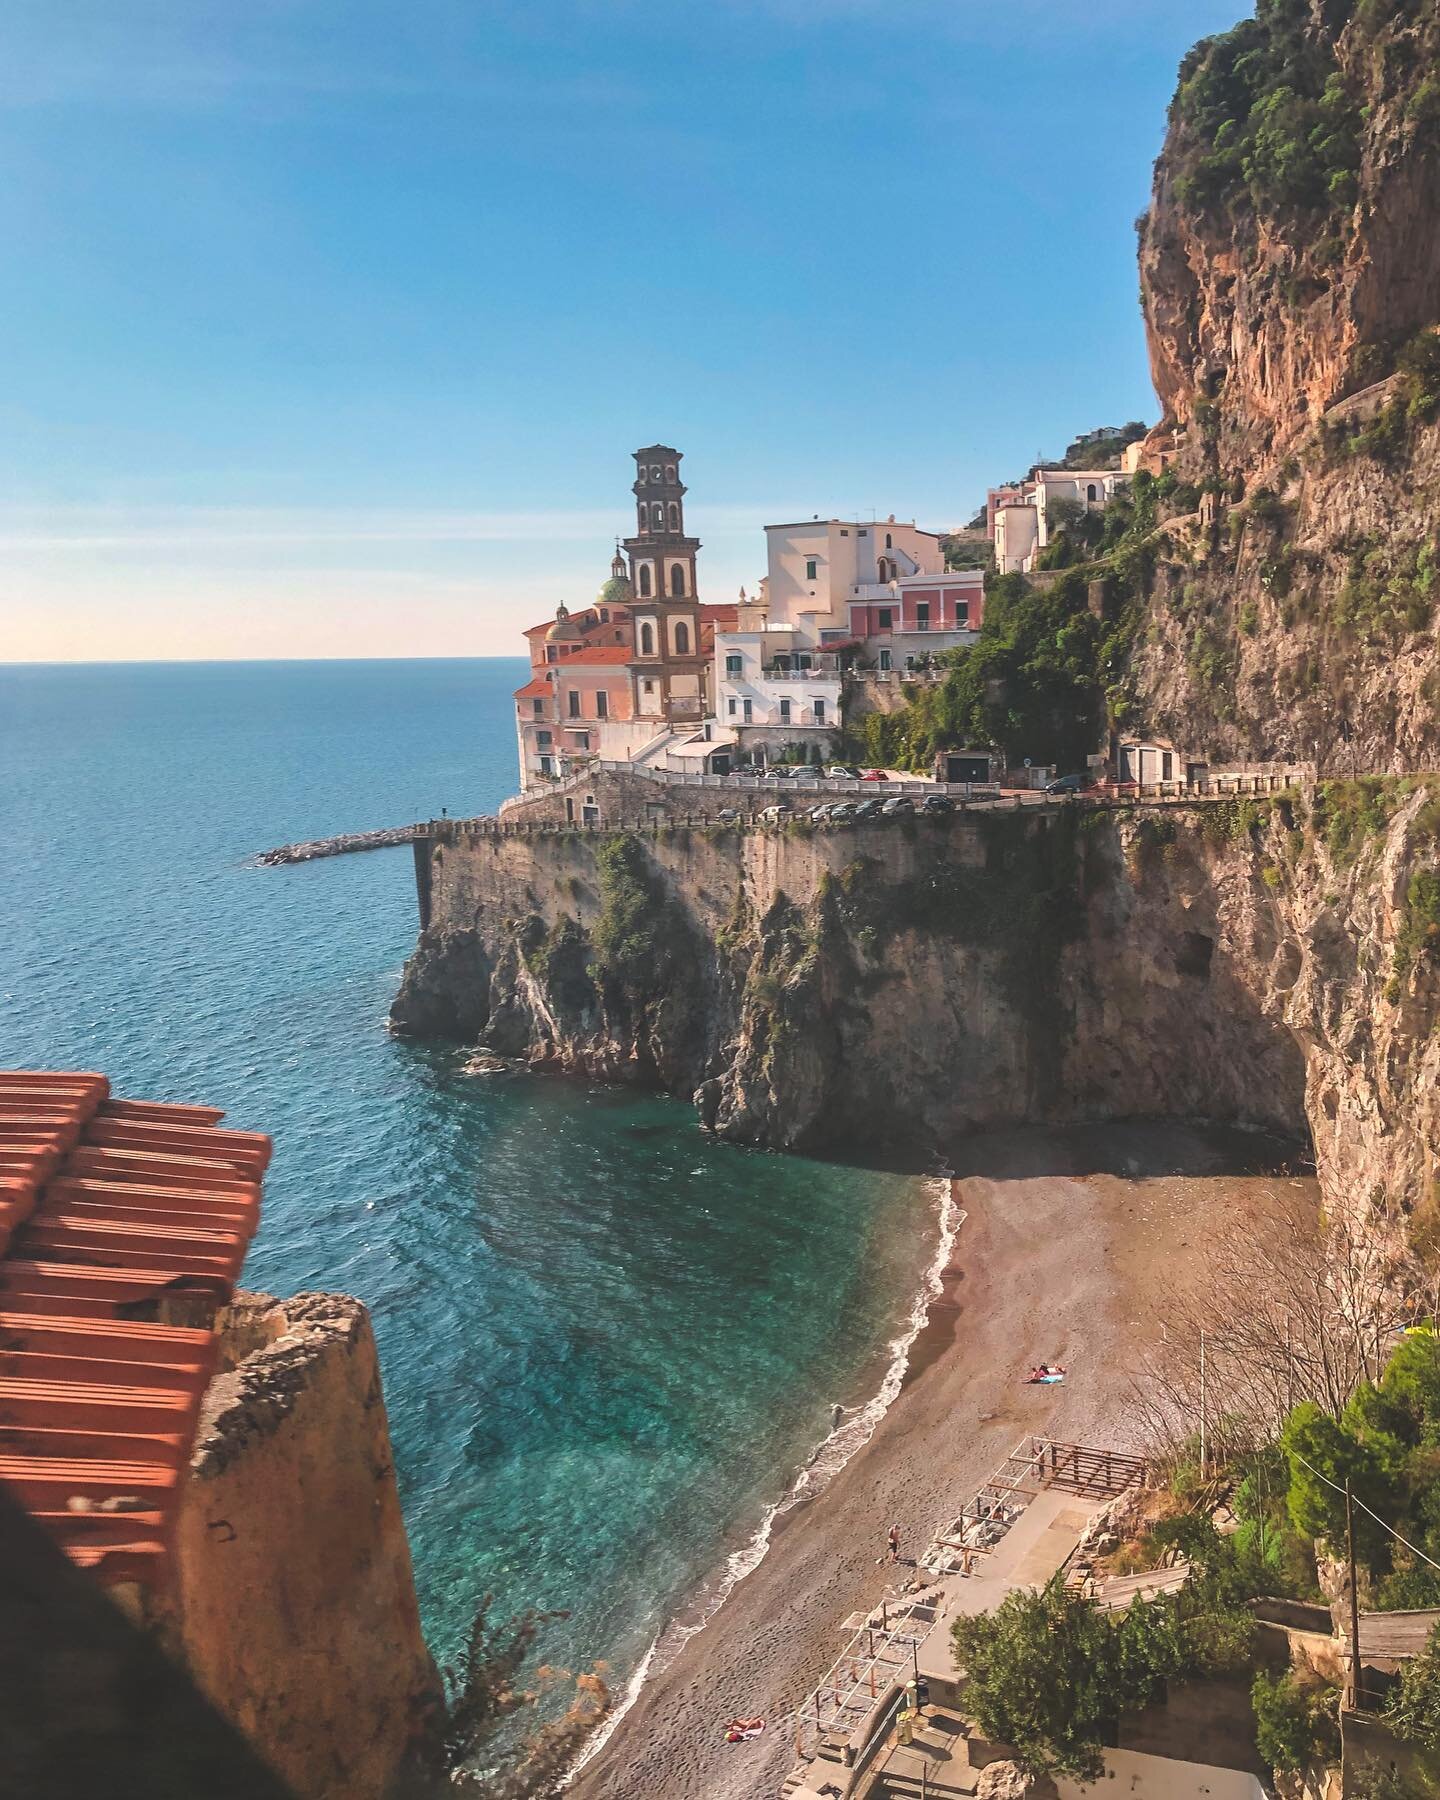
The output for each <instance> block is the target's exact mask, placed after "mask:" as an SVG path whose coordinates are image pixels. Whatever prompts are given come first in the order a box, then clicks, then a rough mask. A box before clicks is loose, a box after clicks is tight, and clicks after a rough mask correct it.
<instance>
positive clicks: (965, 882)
mask: <svg viewBox="0 0 1440 1800" xmlns="http://www.w3.org/2000/svg"><path fill="white" fill-rule="evenodd" d="M1437 815H1440V802H1436V800H1435V796H1434V795H1433V794H1432V793H1431V791H1430V789H1429V788H1428V787H1427V786H1426V784H1424V783H1405V782H1395V783H1391V784H1388V785H1384V784H1381V785H1380V786H1379V788H1378V790H1377V791H1376V792H1375V793H1373V794H1370V795H1369V796H1368V798H1367V797H1366V792H1365V791H1357V792H1352V791H1351V790H1350V788H1349V784H1345V785H1344V786H1343V787H1342V788H1338V789H1334V790H1325V791H1322V792H1321V793H1320V794H1318V795H1316V796H1313V797H1310V798H1301V797H1300V796H1279V797H1276V798H1274V799H1273V800H1253V801H1252V800H1244V801H1239V800H1237V801H1235V802H1231V803H1226V804H1224V805H1222V806H1218V807H1209V808H1205V809H1203V810H1202V809H1200V808H1176V809H1174V810H1173V811H1167V812H1166V813H1165V814H1163V815H1159V816H1157V815H1145V814H1133V815H1131V814H1110V813H1104V814H1101V813H1096V814H1088V813H1086V812H1084V811H1083V810H1081V809H1078V808H1077V809H1070V810H1067V811H1066V812H1065V813H1063V814H1061V815H1060V816H1058V817H1050V818H1044V817H1027V816H1024V815H1008V816H1005V815H996V816H990V817H987V816H983V815H981V816H974V817H954V818H942V819H938V820H928V819H924V820H921V819H917V820H913V821H906V822H905V823H903V824H898V825H897V823H896V822H894V821H884V822H882V823H880V824H875V825H869V824H862V825H858V826H855V825H849V826H839V827H835V828H829V827H820V828H818V829H812V828H808V827H796V826H792V827H791V828H789V829H788V830H787V831H784V832H778V833H777V832H748V831H743V830H737V829H727V828H724V827H718V826H710V827H705V828H700V829H694V830H685V829H676V828H670V829H661V830H659V831H656V832H653V833H643V834H633V835H632V834H621V835H604V834H600V835H595V834H589V833H564V832H560V833H555V834H551V835H545V836H537V837H535V838H504V837H496V838H489V837H481V838H475V839H459V840H456V841H454V842H449V843H445V842H438V841H437V842H431V843H428V844H421V845H420V846H419V849H418V852H417V856H418V858H419V859H421V860H422V861H423V863H424V866H423V868H422V869H421V870H420V877H421V882H422V886H423V887H424V888H425V889H426V891H427V892H428V896H429V913H428V917H429V924H428V926H427V927H426V929H425V930H424V932H423V933H422V936H421V939H420V943H419V946H418V948H417V950H416V952H415V955H414V956H413V957H412V959H411V961H410V964H409V966H408V967H407V969H406V973H405V977H404V980H403V982H402V984H401V988H400V991H399V994H398V995H397V997H396V1000H395V1004H394V1008H393V1011H392V1021H393V1024H394V1026H395V1028H396V1029H397V1030H399V1031H401V1032H407V1033H411V1034H414V1035H417V1036H424V1037H432V1038H447V1039H451V1040H453V1041H458V1042H462V1043H467V1044H472V1045H474V1046H476V1047H477V1048H478V1049H479V1050H481V1051H483V1052H485V1053H487V1054H489V1055H491V1056H495V1057H503V1058H506V1059H508V1060H512V1061H518V1062H521V1063H528V1064H529V1065H531V1066H534V1067H542V1068H555V1069H563V1070H573V1071H576V1072H581V1073H585V1074H588V1075H591V1076H595V1077H599V1078H602V1079H606V1080H614V1081H628V1082H636V1083H641V1084H646V1085H650V1086H657V1087H662V1088H664V1089H666V1090H668V1091H669V1092H672V1093H675V1094H680V1095H684V1096H686V1097H688V1098H690V1099H692V1100H693V1102H694V1104H695V1106H696V1108H697V1110H698V1111H699V1113H700V1116H701V1119H702V1121H703V1122H704V1124H705V1125H706V1126H707V1127H709V1128H710V1129H712V1130H714V1131H716V1132H718V1133H720V1134H722V1135H724V1136H727V1137H730V1138H733V1139H737V1140H740V1141H745V1142H753V1143H762V1144H768V1145H773V1146H783V1147H805V1148H815V1149H825V1148H829V1147H831V1146H836V1147H838V1146H841V1145H847V1144H848V1145H855V1144H863V1145H877V1144H884V1143H891V1144H897V1145H902V1146H903V1145H907V1144H908V1145H910V1146H912V1147H913V1146H915V1145H923V1146H925V1147H927V1148H928V1147H929V1146H931V1145H933V1144H934V1143H935V1142H937V1141H939V1140H941V1139H943V1137H944V1136H945V1135H948V1134H952V1133H956V1132H962V1131H966V1130H978V1129H984V1128H988V1127H993V1126H998V1125H1005V1124H1015V1123H1024V1122H1041V1121H1054V1122H1060V1121H1066V1120H1081V1119H1092V1120H1093V1119H1106V1118H1126V1117H1145V1116H1149V1117H1157V1116H1188V1117H1192V1118H1206V1119H1213V1120H1217V1121H1223V1122H1231V1123H1242V1124H1254V1125H1257V1126H1264V1127H1267V1128H1270V1129H1274V1130H1279V1131H1282V1132H1289V1133H1294V1134H1303V1133H1305V1132H1307V1131H1308V1132H1309V1134H1310V1136H1311V1137H1312V1139H1313V1141H1314V1144H1315V1148H1316V1156H1317V1162H1318V1165H1319V1172H1320V1176H1321V1180H1322V1183H1323V1184H1324V1187H1325V1190H1326V1195H1327V1200H1328V1201H1329V1202H1330V1203H1331V1204H1333V1205H1334V1206H1336V1207H1339V1208H1340V1209H1342V1210H1344V1211H1346V1212H1348V1213H1351V1214H1355V1213H1358V1212H1363V1213H1365V1214H1366V1216H1371V1215H1375V1214H1380V1213H1384V1214H1386V1215H1387V1216H1388V1217H1390V1218H1392V1220H1394V1221H1395V1222H1396V1223H1397V1225H1398V1223H1399V1222H1400V1221H1401V1220H1402V1219H1403V1217H1404V1216H1405V1215H1407V1214H1409V1213H1412V1212H1413V1213H1414V1214H1415V1215H1416V1216H1417V1217H1419V1216H1420V1215H1421V1214H1423V1213H1424V1212H1425V1210H1426V1209H1427V1208H1433V1206H1434V1204H1435V1202H1434V1199H1433V1197H1432V1188H1433V1184H1434V1177H1435V1173H1436V1169H1437V1164H1440V1037H1437V1036H1436V1034H1435V1032H1434V1029H1433V1027H1434V1024H1435V1021H1436V1018H1437V1016H1440V954H1437V951H1436V949H1435V948H1433V947H1428V946H1432V944H1433V942H1434V940H1435V937H1436V934H1430V935H1427V932H1428V930H1429V928H1428V924H1427V919H1426V917H1422V916H1421V915H1422V914H1424V913H1425V909H1426V907H1427V906H1428V905H1429V904H1430V900H1429V899H1427V895H1429V896H1431V897H1432V898H1433V895H1432V894H1431V890H1432V888H1434V887H1436V884H1437V883H1440V877H1437V876H1436V874H1435V873H1434V868H1435V861H1436V854H1437V847H1436V837H1435V829H1436V818H1437ZM1437 891H1440V889H1437ZM1436 904H1437V905H1440V902H1436ZM1437 933H1440V927H1437Z"/></svg>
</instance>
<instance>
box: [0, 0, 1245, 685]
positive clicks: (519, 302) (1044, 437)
mask: <svg viewBox="0 0 1440 1800" xmlns="http://www.w3.org/2000/svg"><path fill="white" fill-rule="evenodd" d="M1245 10H1246V7H1245V0H1061V3H1059V4H1057V3H1056V0H1009V4H1007V5H1005V6H1003V7H1000V8H995V7H991V6H985V5H981V4H979V0H944V3H940V0H669V3H668V4H665V5H656V4H640V3H639V0H401V3H397V0H0V241H3V242H4V244H5V247H6V250H5V256H4V258H3V263H0V363H3V367H4V370H5V376H4V380H3V382H0V661H108V660H137V659H138V660H148V659H154V658H179V659H185V658H248V657H339V656H486V655H510V654H517V653H519V652H521V651H522V650H523V644H522V642H521V639H520V637H519V633H520V632H521V630H522V629H523V628H524V627H525V626H526V625H529V624H532V623H534V622H535V621H536V620H537V619H539V618H541V617H543V616H544V615H545V614H546V613H548V612H550V611H552V610H553V608H554V606H555V605H556V603H557V602H559V601H561V600H563V601H565V602H566V603H567V604H569V605H570V606H572V607H573V606H576V605H584V604H586V603H587V602H588V601H589V600H590V599H591V598H593V596H594V593H595V591H596V589H597V588H598V586H599V584H600V582H601V581H602V580H603V579H604V578H605V576H606V575H607V573H608V564H609V560H610V557H611V555H612V553H613V540H614V538H615V537H616V536H617V535H623V534H624V532H625V531H626V530H627V529H628V523H629V520H630V517H631V511H630V507H631V495H630V488H629V484H630V482H631V480H632V479H633V464H632V463H631V461H630V452H631V451H632V450H633V449H635V448H636V447H638V446H640V445H642V444H649V443H653V442H656V441H657V440H658V441H660V442H665V443H671V444H674V445H677V446H678V447H679V448H680V449H681V450H682V451H683V452H684V453H685V458H686V460H685V465H684V473H685V477H686V479H687V480H688V482H689V485H690V496H689V499H688V501H687V519H688V522H689V525H690V529H691V530H692V531H693V532H695V533H696V534H697V535H698V536H699V537H700V538H701V539H702V540H703V542H704V545H705V548H704V549H703V550H702V552H701V557H700V576H701V597H702V598H708V599H711V600H722V599H730V598H732V597H733V596H734V594H735V592H736V590H737V588H738V587H739V586H740V584H741V583H742V582H743V583H745V584H747V585H748V586H751V587H753V585H754V583H755V581H756V580H757V578H758V576H759V575H760V574H761V573H763V567H764V540H763V537H762V535H761V527H762V526H763V524H764V523H765V522H766V520H778V519H786V518H794V517H808V516H810V515H811V514H819V515H821V516H822V517H827V516H845V515H850V516H855V517H869V516H871V515H872V514H874V515H878V516H880V517H884V516H886V515H887V514H890V513H894V514H895V515H896V516H897V517H898V518H905V519H908V518H914V519H916V520H918V522H919V523H920V524H922V525H924V526H927V527H929V528H931V529H944V528H945V527H947V526H952V525H956V524H963V523H964V522H965V521H966V520H967V519H968V518H969V516H970V515H971V514H972V513H973V512H974V510H975V508H976V507H977V506H978V505H979V503H980V502H981V500H982V499H983V497H984V490H985V488H986V487H987V486H989V485H992V484H993V483H996V482H998V481H1001V480H1004V479H1007V478H1012V477H1014V476H1016V475H1017V474H1019V473H1021V472H1022V471H1023V470H1024V469H1025V468H1026V467H1027V466H1028V465H1029V464H1030V463H1031V462H1033V461H1034V460H1035V458H1036V457H1037V456H1038V455H1040V454H1042V453H1043V454H1045V455H1054V454H1057V453H1058V452H1059V451H1060V450H1062V449H1063V447H1064V445H1065V444H1066V443H1067V442H1068V441H1069V440H1070V439H1071V438H1072V437H1074V436H1076V435H1077V434H1078V433H1080V432H1082V431H1085V430H1088V429H1090V428H1092V427H1094V426H1097V425H1102V424H1120V423H1123V422H1124V421H1125V420H1127V419H1131V418H1144V419H1146V420H1153V419H1154V417H1155V416H1156V408H1155V401H1154V396H1153V393H1152V391H1151V388H1150V382H1149V378H1148V373H1147V364H1146V357H1145V346H1144V334H1143V329H1142V324H1141V318H1140V313H1139V306H1138V284H1137V278H1136V271H1135V239H1134V230H1133V221H1134V219H1135V216H1136V214H1137V213H1138V212H1140V211H1141V210H1142V209H1143V207H1144V205H1145V203H1146V201H1147V198H1148V193H1149V185H1150V172H1151V165H1152V163H1153V160H1154V157H1155V154H1156V152H1157V150H1158V148H1159V145H1160V139H1161V135H1162V132H1163V127H1164V115H1165V108H1166V105H1167V103H1168V101H1169V98H1170V95H1171V92H1172V91H1173V88H1174V81H1175V70H1176V66H1177V64H1178V62H1179V59H1180V57H1181V55H1182V54H1183V53H1184V51H1185V50H1186V49H1187V48H1188V47H1189V45H1190V44H1191V43H1193V42H1194V41H1195V40H1196V39H1197V38H1198V37H1201V36H1204V35H1205V34H1207V33H1209V32H1213V31H1217V30H1223V29H1226V28H1228V27H1229V26H1230V25H1231V24H1233V23H1234V22H1235V20H1236V18H1237V17H1239V16H1240V15H1241V14H1242V13H1243V12H1244V11H1245Z"/></svg>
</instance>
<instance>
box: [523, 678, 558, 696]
mask: <svg viewBox="0 0 1440 1800" xmlns="http://www.w3.org/2000/svg"><path fill="white" fill-rule="evenodd" d="M552 691H553V690H552V689H551V686H550V683H549V682H548V681H547V680H546V679H545V677H544V676H543V675H537V676H536V677H535V679H534V680H533V681H527V682H526V683H525V685H524V687H523V688H516V690H515V698H516V699H517V700H539V699H540V698H541V697H542V696H543V695H545V694H548V693H551V692H552Z"/></svg>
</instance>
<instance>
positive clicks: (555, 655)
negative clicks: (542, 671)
mask: <svg viewBox="0 0 1440 1800" xmlns="http://www.w3.org/2000/svg"><path fill="white" fill-rule="evenodd" d="M545 660H546V662H559V660H560V652H559V651H558V650H557V649H556V648H555V646H554V645H553V644H547V645H546V646H545Z"/></svg>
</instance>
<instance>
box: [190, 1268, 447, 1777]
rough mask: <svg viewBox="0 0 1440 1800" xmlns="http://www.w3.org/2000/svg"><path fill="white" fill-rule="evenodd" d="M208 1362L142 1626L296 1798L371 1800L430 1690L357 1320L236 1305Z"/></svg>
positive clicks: (338, 1312)
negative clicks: (168, 1554)
mask: <svg viewBox="0 0 1440 1800" xmlns="http://www.w3.org/2000/svg"><path fill="white" fill-rule="evenodd" d="M221 1357H222V1372H221V1373H220V1374H218V1375H217V1376H216V1378H215V1379H214V1381H212V1383H211V1386H210V1389H209V1392H208V1393H207V1395H206V1400H205V1407H204V1412H203V1414H202V1420H201V1428H200V1435H199V1437H198V1439H197V1443H196V1449H195V1453H194V1456H193V1458H192V1461H191V1465H190V1470H189V1475H188V1478H187V1481H186V1485H185V1490H184V1495H183V1498H182V1503H181V1513H180V1520H179V1527H178V1534H177V1543H176V1555H175V1563H176V1578H175V1582H174V1584H173V1587H172V1588H171V1589H170V1590H169V1591H168V1592H167V1593H166V1594H165V1595H164V1596H163V1597H162V1599H161V1600H160V1601H159V1602H158V1604H157V1608H156V1617H155V1620H154V1622H155V1624H156V1625H157V1627H158V1629H159V1630H160V1632H161V1635H162V1638H163V1639H164V1641H165V1642H166V1643H167V1644H168V1646H169V1647H170V1648H171V1650H172V1651H173V1652H174V1653H175V1654H176V1655H177V1656H178V1658H179V1659H180V1660H181V1661H182V1662H183V1663H184V1664H185V1666H186V1667H187V1668H188V1670H189V1671H190V1673H191V1675H192V1676H193V1677H194V1679H195V1681H196V1683H197V1685H198V1686H199V1687H200V1688H201V1689H202V1691H203V1692H204V1693H205V1694H206V1695H207V1696H208V1697H209V1698H210V1699H211V1700H212V1701H213V1702H214V1704H215V1705H216V1707H217V1708H218V1709H219V1711H220V1712H221V1713H223V1714H224V1715H225V1717H227V1718H228V1719H229V1720H230V1721H231V1722H232V1723H233V1724H234V1725H236V1726H237V1727H238V1728H239V1729H240V1730H241V1731H242V1732H243V1733H244V1734H245V1736H246V1737H247V1738H248V1739H249V1740H250V1742H251V1743H252V1744H253V1745H254V1746H255V1748H256V1749H257V1750H258V1751H259V1752H260V1754H261V1755H262V1756H263V1757H264V1758H265V1760H266V1761H267V1762H268V1763H269V1764H270V1765H271V1766H272V1767H273V1768H274V1769H275V1770H276V1772H277V1773H278V1774H280V1775H281V1776H282V1777H283V1778H284V1779H285V1780H286V1782H287V1783H288V1784H289V1785H290V1787H291V1788H292V1789H293V1791H294V1792H295V1794H296V1795H297V1796H299V1797H300V1800H380V1797H381V1796H383V1795H385V1794H388V1793H390V1792H392V1791H393V1790H394V1788H395V1786H396V1784H397V1782H398V1781H402V1780H403V1779H404V1778H405V1776H406V1774H407V1772H408V1771H409V1769H410V1768H411V1766H412V1764H413V1763H414V1762H415V1760H416V1756H417V1752H418V1751H419V1750H420V1749H421V1748H422V1746H423V1743H424V1740H425V1737H426V1733H427V1731H428V1729H429V1727H430V1726H431V1724H432V1723H433V1722H434V1714H435V1709H436V1707H437V1705H438V1701H439V1683H438V1678H437V1676H436V1671H435V1667H434V1665H433V1663H432V1662H431V1659H430V1655H429V1652H428V1651H427V1649H426V1647H425V1643H424V1639H423V1638H422V1636H421V1631H420V1619H419V1613H418V1609H417V1606H416V1600H415V1586H414V1580H413V1576H412V1573H411V1566H410V1550H409V1544H408V1542H407V1539H406V1536H405V1527H404V1522H403V1520H402V1518H401V1515H400V1502H399V1495H398V1492H397V1489H396V1483H395V1471H394V1467H393V1465H392V1462H391V1457H390V1439H389V1430H388V1427H387V1424H386V1418H385V1402H384V1398H383V1396H382V1394H381V1389H380V1369H379V1363H378V1360H377V1356H376V1349H375V1339H374V1336H373V1333H372V1332H371V1328H370V1320H369V1316H368V1314H367V1313H366V1310H365V1308H364V1307H363V1306H362V1305H361V1304H360V1302H359V1301H358V1300H352V1299H349V1298H346V1297H345V1296H342V1295H334V1294H302V1295H299V1296H298V1297H297V1298H295V1299H293V1300H285V1301H277V1300H271V1299H269V1298H268V1297H266V1296H257V1295H240V1296H237V1297H236V1301H235V1303H234V1305H233V1306H232V1307H231V1308H230V1309H229V1311H228V1312H227V1314H226V1315H224V1320H223V1326H222V1332H221Z"/></svg>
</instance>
